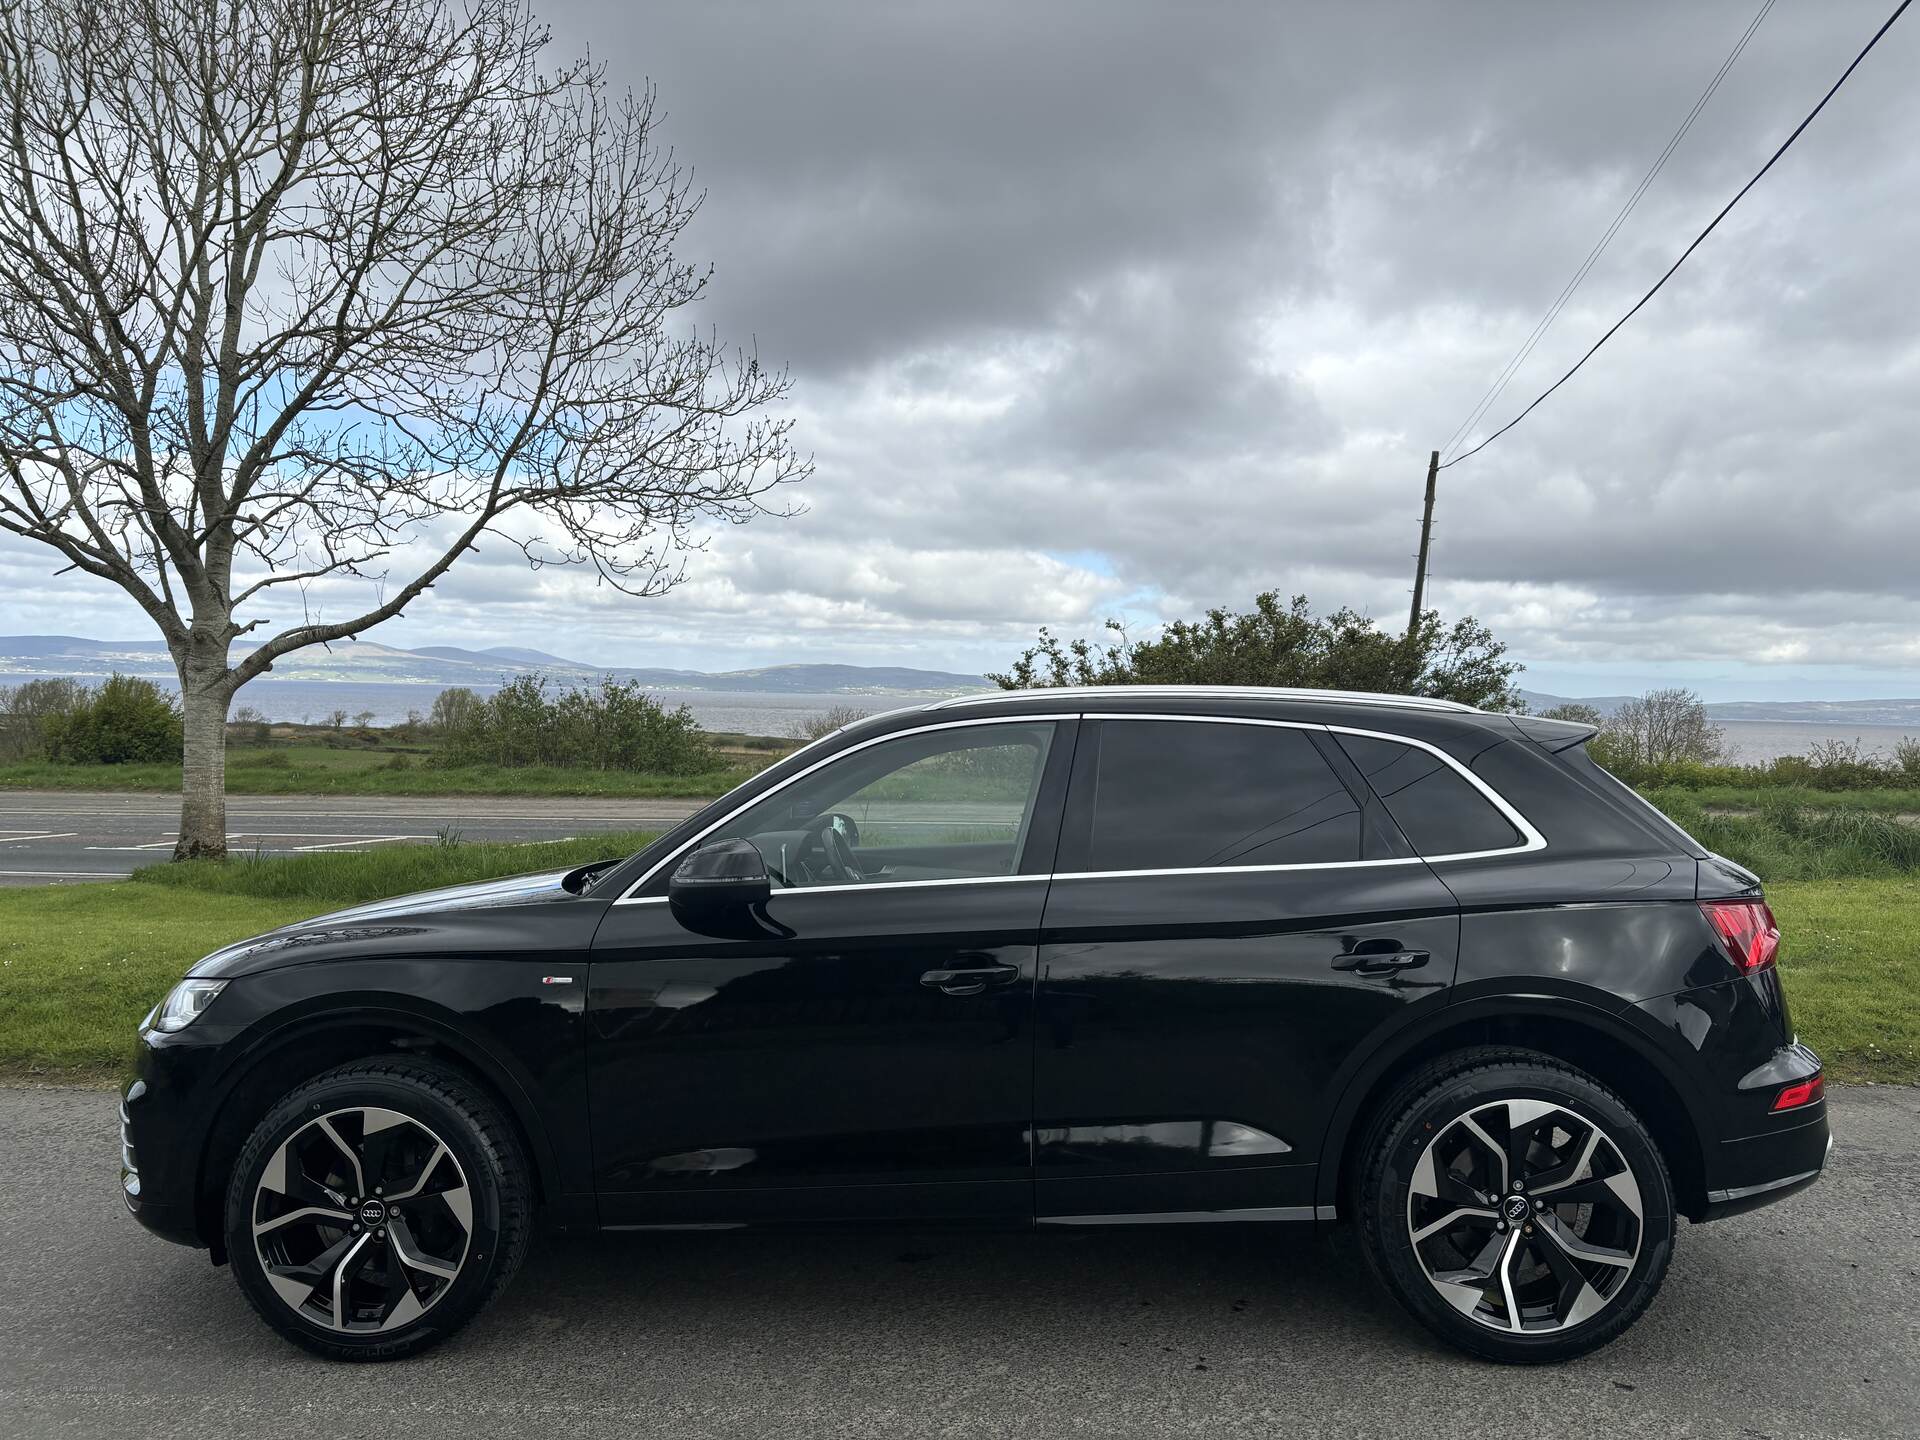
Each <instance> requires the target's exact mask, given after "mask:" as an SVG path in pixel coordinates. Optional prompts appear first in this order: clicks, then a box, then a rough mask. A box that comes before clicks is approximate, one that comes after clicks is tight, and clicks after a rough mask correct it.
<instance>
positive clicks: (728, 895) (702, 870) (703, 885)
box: [667, 840, 773, 920]
mask: <svg viewBox="0 0 1920 1440" xmlns="http://www.w3.org/2000/svg"><path fill="white" fill-rule="evenodd" d="M772 893H773V881H772V880H771V879H770V878H769V877H768V875H767V862H766V860H765V859H764V858H763V857H762V856H761V854H760V852H759V850H757V849H756V848H755V847H754V844H753V842H752V841H751V840H716V841H714V842H713V843H712V844H711V845H702V846H701V847H700V848H699V849H697V850H695V851H693V852H692V853H691V854H689V855H688V856H687V858H686V859H684V860H682V861H681V862H680V864H679V866H678V867H677V868H676V869H675V870H674V872H673V878H672V879H671V880H670V881H668V882H667V900H668V903H669V904H671V905H672V906H673V908H674V910H675V912H676V913H678V914H680V915H682V916H683V917H685V918H687V919H689V920H716V919H725V918H732V917H739V918H742V919H744V918H746V917H747V916H749V915H750V914H751V913H752V912H753V910H754V909H755V908H756V907H758V906H761V905H764V904H766V903H767V900H768V898H769V897H770V896H771V895H772Z"/></svg>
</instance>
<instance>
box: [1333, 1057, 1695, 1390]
mask: <svg viewBox="0 0 1920 1440" xmlns="http://www.w3.org/2000/svg"><path fill="white" fill-rule="evenodd" d="M1374 1137H1375V1138H1374V1143H1375V1146H1376V1148H1375V1151H1374V1156H1373V1163H1372V1164H1371V1165H1370V1166H1369V1168H1368V1171H1367V1175H1366V1178H1365V1179H1364V1181H1363V1183H1362V1195H1361V1209H1362V1214H1361V1227H1362V1234H1363V1236H1364V1238H1365V1241H1366V1244H1367V1250H1368V1255H1369V1258H1370V1259H1371V1260H1372V1262H1373V1264H1374V1268H1375V1270H1376V1272H1378V1273H1379V1274H1380V1276H1381V1278H1382V1279H1383V1280H1384V1281H1385V1282H1386V1284H1387V1286H1388V1288H1389V1289H1390V1290H1392V1291H1393V1292H1394V1294H1395V1295H1396V1296H1397V1297H1398V1298H1399V1299H1400V1300H1401V1302H1402V1303H1403V1304H1405V1305H1406V1306H1407V1308H1408V1309H1409V1310H1411V1311H1412V1312H1413V1313H1414V1314H1415V1315H1416V1316H1417V1317H1418V1318H1420V1319H1421V1320H1422V1321H1424V1322H1425V1323H1426V1324H1427V1325H1428V1326H1429V1327H1430V1328H1432V1329H1433V1330H1435V1331H1436V1332H1437V1333H1439V1334H1440V1335H1441V1336H1442V1337H1444V1338H1445V1339H1447V1340H1449V1341H1451V1342H1453V1343H1454V1344H1457V1345H1460V1346H1462V1347H1463V1348H1466V1349H1469V1350H1472V1351H1474V1352H1476V1353H1478V1354H1481V1355H1485V1356H1487V1357H1489V1358H1491V1359H1498V1360H1509V1361H1541V1360H1560V1359H1566V1358H1568V1357H1569V1356H1571V1355H1577V1354H1580V1353H1582V1352H1584V1351H1586V1350H1590V1349H1592V1348H1594V1347H1595V1346H1598V1345H1601V1344H1604V1343H1606V1341H1607V1340H1610V1339H1611V1338H1613V1336H1614V1335H1616V1334H1618V1333H1619V1332H1620V1331H1621V1330H1622V1329H1624V1328H1625V1327H1626V1326H1627V1324H1629V1323H1630V1322H1631V1321H1632V1320H1633V1319H1634V1317H1635V1316H1637V1315H1638V1314H1639V1312H1640V1311H1641V1310H1643V1309H1644V1308H1645V1307H1646V1306H1647V1304H1648V1303H1649V1302H1650V1301H1651V1300H1652V1298H1653V1293H1654V1291H1655V1290H1656V1289H1657V1288H1658V1286H1659V1283H1660V1280H1661V1278H1662V1276H1663V1275H1664V1274H1665V1271H1666V1266H1667V1261H1668V1259H1669V1257H1670V1255H1671V1251H1672V1241H1673V1223H1674V1222H1673V1204H1672V1198H1671V1193H1670V1186H1669V1183H1668V1180H1667V1175H1666V1169H1665V1166H1664V1164H1663V1163H1662V1161H1661V1157H1660V1154H1659V1151H1658V1148H1657V1147H1656V1146H1655V1144H1654V1142H1653V1140H1652V1138H1651V1137H1650V1136H1649V1135H1648V1133H1647V1131H1646V1129H1645V1127H1644V1126H1643V1125H1642V1124H1641V1123H1640V1121H1639V1119H1638V1117H1637V1116H1635V1115H1634V1114H1633V1112H1632V1111H1631V1110H1630V1109H1628V1107H1627V1106H1626V1104H1625V1102H1624V1101H1622V1100H1621V1099H1620V1098H1619V1097H1618V1096H1616V1095H1614V1094H1613V1093H1612V1092H1611V1091H1609V1090H1607V1089H1606V1088H1605V1087H1603V1086H1601V1085H1600V1084H1599V1083H1598V1082H1597V1081H1595V1080H1594V1079H1593V1078H1592V1077H1590V1076H1587V1075H1584V1074H1582V1073H1581V1072H1579V1071H1577V1070H1575V1069H1573V1068H1572V1067H1570V1066H1567V1065H1564V1064H1562V1063H1560V1062H1559V1061H1556V1060H1553V1059H1551V1058H1549V1057H1547V1056H1544V1055H1533V1054H1530V1053H1528V1052H1514V1051H1505V1050H1502V1051H1484V1050H1483V1051H1468V1052H1464V1053H1462V1054H1458V1055H1454V1056H1449V1057H1445V1058H1443V1059H1442V1060H1441V1061H1439V1062H1436V1064H1434V1065H1432V1066H1429V1067H1427V1069H1426V1070H1424V1071H1422V1072H1421V1073H1420V1074H1418V1075H1415V1076H1413V1077H1411V1078H1410V1080H1409V1081H1408V1082H1407V1084H1406V1085H1404V1086H1403V1087H1401V1089H1400V1091H1399V1093H1398V1094H1397V1095H1396V1096H1395V1097H1394V1099H1393V1100H1391V1101H1390V1102H1389V1103H1388V1105H1387V1106H1386V1107H1384V1108H1383V1111H1382V1113H1381V1115H1380V1116H1379V1117H1378V1118H1377V1120H1376V1123H1375V1128H1374Z"/></svg>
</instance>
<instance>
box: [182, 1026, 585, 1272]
mask: <svg viewBox="0 0 1920 1440" xmlns="http://www.w3.org/2000/svg"><path fill="white" fill-rule="evenodd" d="M381 1055H395V1056H407V1055H412V1056H418V1057H421V1058H425V1059H431V1060H434V1061H437V1062H438V1063H440V1064H442V1065H446V1066H448V1067H450V1068H452V1069H454V1070H457V1071H459V1072H460V1073H461V1074H463V1075H465V1076H466V1077H467V1078H468V1079H469V1080H471V1081H472V1082H474V1083H475V1084H476V1085H478V1086H479V1087H480V1088H481V1089H482V1090H483V1091H484V1092H485V1093H486V1094H487V1095H488V1096H489V1097H490V1098H491V1099H493V1100H494V1101H495V1103H497V1104H498V1105H499V1106H500V1108H501V1112H502V1113H503V1114H504V1115H505V1116H506V1118H507V1121H508V1123H509V1124H511V1125H512V1126H513V1128H514V1131H515V1134H516V1136H517V1138H518V1139H519V1141H520V1143H521V1147H522V1149H523V1151H524V1152H525V1154H526V1155H527V1157H528V1159H529V1161H530V1162H531V1164H532V1174H531V1176H530V1177H529V1178H530V1180H531V1182H532V1187H533V1193H534V1201H535V1204H536V1205H538V1204H544V1203H549V1202H551V1201H553V1200H555V1199H557V1198H558V1197H560V1196H562V1195H563V1194H564V1193H565V1188H564V1186H563V1184H562V1182H561V1177H560V1170H559V1163H558V1160H557V1158H556V1156H555V1155H554V1152H553V1146H552V1143H551V1141H550V1139H549V1137H548V1136H547V1133H546V1126H545V1125H544V1123H543V1122H542V1121H541V1119H540V1115H539V1112H538V1110H537V1109H536V1108H535V1106H534V1104H533V1101H532V1099H531V1098H530V1097H529V1095H528V1094H527V1091H526V1087H525V1086H524V1085H523V1084H522V1083H521V1082H520V1080H519V1079H518V1078H517V1077H516V1076H515V1075H514V1074H513V1072H512V1070H511V1068H510V1067H509V1066H508V1065H507V1064H506V1063H505V1062H504V1061H502V1060H501V1059H500V1057H498V1056H497V1055H495V1054H494V1053H493V1052H492V1051H491V1050H489V1049H488V1047H487V1046H486V1045H484V1044H483V1043H481V1042H480V1041H478V1040H477V1039H475V1038H474V1037H473V1036H471V1035H469V1034H467V1033H465V1032H464V1031H463V1030H462V1029H461V1028H460V1027H459V1026H458V1025H457V1024H455V1023H454V1022H453V1021H452V1020H451V1018H449V1017H444V1016H439V1015H434V1014H431V1013H428V1012H425V1011H423V1010H420V1009H417V1008H413V1007H410V1006H405V1005H398V1004H382V1003H378V1002H364V1003H359V1004H355V1005H351V1006H345V1007H340V1008H336V1009H329V1010H326V1011H321V1012H317V1013H314V1014H310V1015H306V1016H303V1017H301V1018H299V1019H295V1020H292V1021H289V1022H288V1023H286V1024H284V1025H281V1026H279V1027H278V1028H276V1029H274V1030H273V1031H271V1032H270V1033H268V1034H266V1035H264V1036H262V1037H260V1039H259V1040H257V1041H256V1042H255V1043H254V1044H253V1045H252V1046H250V1047H249V1048H248V1049H247V1051H246V1052H245V1054H244V1055H242V1056H241V1058H240V1059H238V1060H237V1061H236V1062H235V1064H234V1066H233V1068H232V1070H231V1071H230V1072H229V1073H228V1074H227V1076H226V1077H225V1078H224V1080H223V1084H222V1094H221V1096H220V1100H219V1103H218V1105H217V1107H216V1109H215V1111H214V1114H213V1119H212V1120H211V1122H210V1123H209V1124H208V1126H207V1131H206V1135H205V1137H204V1139H203V1141H202V1144H201V1150H200V1161H199V1164H198V1166H197V1167H196V1169H195V1179H194V1220H195V1224H196V1226H197V1228H198V1230H199V1233H200V1236H201V1238H202V1240H204V1241H205V1242H206V1243H207V1244H208V1246H209V1248H210V1250H211V1251H212V1254H213V1259H214V1261H215V1263H220V1262H221V1261H223V1260H224V1259H225V1258H226V1257H225V1254H224V1253H223V1252H224V1248H225V1245H224V1242H225V1235H224V1232H223V1226H222V1222H221V1214H222V1209H223V1206H224V1204H225V1191H226V1184H227V1174H228V1172H229V1171H230V1170H231V1169H232V1166H233V1162H234V1160H235V1159H236V1158H237V1157H238V1155H239V1153H240V1149H241V1147H242V1146H243V1145H245V1144H246V1140H247V1136H248V1135H250V1134H251V1133H252V1131H253V1128H254V1126H255V1125H257V1124H259V1122H260V1119H261V1117H262V1116H264V1115H265V1114H266V1113H267V1111H268V1110H270V1109H272V1107H273V1105H274V1104H275V1102H276V1101H278V1100H279V1098H280V1097H281V1096H282V1095H285V1094H286V1093H287V1092H288V1091H289V1090H291V1089H293V1088H294V1087H295V1086H296V1085H299V1084H301V1083H302V1082H303V1081H306V1080H310V1079H312V1078H313V1077H314V1076H316V1075H320V1074H324V1073H325V1072H326V1071H328V1070H331V1069H333V1068H335V1067H336V1066H339V1065H345V1064H348V1063H350V1062H352V1061H355V1060H364V1059H368V1058H372V1057H376V1056H381Z"/></svg>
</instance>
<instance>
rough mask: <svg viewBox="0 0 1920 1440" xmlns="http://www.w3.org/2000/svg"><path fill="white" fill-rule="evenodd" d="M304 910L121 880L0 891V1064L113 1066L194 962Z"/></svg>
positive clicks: (90, 1070)
mask: <svg viewBox="0 0 1920 1440" xmlns="http://www.w3.org/2000/svg"><path fill="white" fill-rule="evenodd" d="M313 908H314V907H313V906H312V905H310V904H306V903H304V902H301V901H297V900H260V899H256V898H254V897H252V896H246V895H218V894H214V895H209V894H204V893H194V892H191V891H187V890H169V889H161V888H159V887H157V886H153V885H137V884H133V883H131V882H128V883H123V884H118V885H71V886H52V885H49V886H36V887H34V888H32V889H8V890H0V1073H3V1074H8V1075H15V1076H18V1075H38V1076H44V1077H47V1078H54V1079H63V1078H64V1079H95V1078H98V1077H99V1076H100V1075H101V1074H102V1073H103V1072H110V1071H112V1070H113V1069H115V1068H117V1067H118V1066H119V1065H121V1064H122V1063H123V1062H124V1061H125V1060H126V1058H127V1057H128V1056H129V1055H130V1054H131V1053H132V1048H133V1038H134V1028H135V1027H136V1026H137V1025H138V1024H139V1023H140V1017H141V1016H142V1015H145V1014H146V1013H147V1011H148V1009H149V1008H150V1007H151V1006H152V1005H153V1003H154V1002H155V1001H156V1000H158V999H159V998H160V997H161V996H162V995H164V994H166V992H167V989H168V987H169V986H171V985H172V984H173V982H174V981H175V980H177V979H179V978H180V975H181V973H182V972H183V971H184V970H185V969H186V968H187V967H188V966H189V965H191V964H192V963H193V962H194V961H195V960H198V959H199V958H200V957H201V956H202V955H205V954H206V953H207V952H208V951H211V950H216V949H218V948H219V947H220V946H222V945H225V944H228V943H229V942H231V941H234V940H242V939H245V938H246V937H247V936H249V935H257V934H259V933H260V932H261V931H262V930H271V929H273V928H275V927H276V926H279V925H285V924H287V923H288V922H289V921H293V920H298V919H300V918H301V917H302V916H304V915H310V914H312V913H313Z"/></svg>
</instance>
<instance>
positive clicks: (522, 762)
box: [434, 675, 720, 775]
mask: <svg viewBox="0 0 1920 1440" xmlns="http://www.w3.org/2000/svg"><path fill="white" fill-rule="evenodd" d="M452 693H454V692H452V691H445V692H442V694H441V697H440V698H441V699H442V700H444V699H446V697H447V696H448V695H450V694H452ZM469 693H470V692H469ZM440 708H441V707H440V703H439V701H435V702H434V710H435V713H436V714H438V713H439V711H440ZM434 763H435V764H436V765H441V766H462V765H500V766H505V767H509V768H525V767H528V766H535V765H543V766H552V767H556V768H562V769H590V770H637V771H644V772H646V773H648V774H654V775H700V774H704V773H706V772H707V771H710V770H714V769H717V768H718V767H719V763H720V762H719V756H718V755H717V754H716V753H715V752H714V749H713V745H712V743H711V742H710V741H709V740H708V738H707V737H706V735H704V734H703V733H701V731H700V729H699V727H698V726H696V725H695V724H694V720H693V712H692V711H691V710H689V709H687V707H686V706H684V705H682V706H680V707H679V708H678V709H676V710H669V709H667V708H666V707H665V706H664V705H662V704H660V703H659V702H658V701H657V700H654V699H653V698H652V697H651V696H649V695H646V694H644V693H643V692H642V691H641V689H640V687H639V686H638V685H634V684H631V683H624V682H622V681H618V680H614V679H612V678H608V679H605V680H602V681H601V682H600V686H599V688H598V689H597V690H578V689H575V690H566V691H562V692H560V693H559V694H558V695H552V696H550V695H549V694H548V693H547V680H546V677H545V676H542V675H524V676H521V677H519V678H518V679H515V680H511V681H508V682H507V683H506V684H504V685H502V686H501V687H500V689H498V690H496V691H495V692H494V693H493V694H492V695H490V696H488V697H487V698H486V699H485V700H476V701H475V703H474V705H473V706H472V707H471V708H470V709H468V710H467V712H466V714H465V717H464V718H463V719H461V720H459V721H458V722H457V723H455V724H454V725H453V726H452V728H451V729H450V730H449V731H448V732H447V736H446V741H445V743H444V744H443V745H442V746H441V747H440V750H439V752H438V754H436V755H435V757H434Z"/></svg>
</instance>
